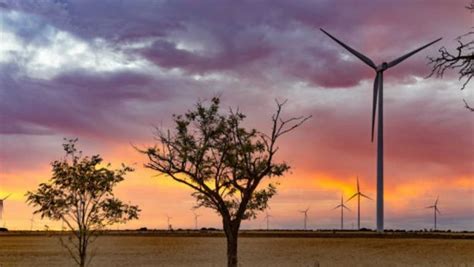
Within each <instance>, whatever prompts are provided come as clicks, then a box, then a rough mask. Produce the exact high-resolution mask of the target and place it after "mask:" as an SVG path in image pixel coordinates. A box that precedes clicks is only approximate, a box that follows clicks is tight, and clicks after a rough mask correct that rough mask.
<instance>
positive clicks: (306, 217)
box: [299, 207, 309, 231]
mask: <svg viewBox="0 0 474 267" xmlns="http://www.w3.org/2000/svg"><path fill="white" fill-rule="evenodd" d="M308 210H309V207H308V208H307V209H305V210H300V211H299V212H301V213H304V230H305V231H306V222H307V220H308Z"/></svg>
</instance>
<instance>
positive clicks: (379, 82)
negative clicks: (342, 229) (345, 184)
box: [321, 29, 441, 233]
mask: <svg viewBox="0 0 474 267" xmlns="http://www.w3.org/2000/svg"><path fill="white" fill-rule="evenodd" d="M321 31H322V32H324V33H325V34H326V35H327V36H329V37H330V38H331V39H333V40H334V41H336V42H337V43H338V44H340V45H341V46H343V47H344V48H345V49H347V50H348V51H349V52H351V53H352V54H353V55H354V56H356V57H357V58H359V59H360V60H362V61H363V62H364V63H365V64H367V65H369V66H370V67H371V68H373V69H374V70H375V72H376V76H375V82H374V92H373V100H372V138H371V140H372V142H373V141H374V125H375V112H376V110H377V109H378V123H377V126H378V129H377V231H378V232H379V233H382V232H383V229H384V228H383V72H384V71H385V70H387V69H389V68H391V67H394V66H395V65H398V64H399V63H400V62H402V61H404V60H405V59H407V58H409V57H410V56H412V55H414V54H415V53H418V52H419V51H421V50H423V49H425V48H426V47H428V46H430V45H432V44H434V43H436V42H438V41H439V40H441V38H439V39H437V40H435V41H433V42H431V43H429V44H427V45H424V46H422V47H420V48H418V49H415V50H413V51H411V52H410V53H408V54H406V55H403V56H401V57H399V58H397V59H395V60H393V61H390V62H388V63H387V62H383V63H382V64H380V65H378V66H377V65H375V63H374V62H373V61H372V60H371V59H370V58H368V57H366V56H364V55H363V54H361V53H359V52H357V51H356V50H355V49H353V48H351V47H350V46H348V45H346V44H344V43H343V42H341V41H339V40H338V39H336V38H335V37H334V36H332V35H330V34H329V33H327V32H326V31H325V30H323V29H321Z"/></svg>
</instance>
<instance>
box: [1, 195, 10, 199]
mask: <svg viewBox="0 0 474 267" xmlns="http://www.w3.org/2000/svg"><path fill="white" fill-rule="evenodd" d="M11 195H12V194H9V195H8V196H6V197H4V198H3V199H2V200H6V199H7V198H9V197H10V196H11Z"/></svg>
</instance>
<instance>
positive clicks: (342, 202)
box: [334, 195, 350, 230]
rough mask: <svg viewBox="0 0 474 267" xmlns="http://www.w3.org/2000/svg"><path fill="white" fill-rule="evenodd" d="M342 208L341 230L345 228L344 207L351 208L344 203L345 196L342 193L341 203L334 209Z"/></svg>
mask: <svg viewBox="0 0 474 267" xmlns="http://www.w3.org/2000/svg"><path fill="white" fill-rule="evenodd" d="M339 208H340V209H341V230H344V209H347V210H350V209H349V208H348V207H347V206H346V205H344V197H343V196H342V195H341V204H339V205H337V206H336V207H335V208H334V209H339Z"/></svg>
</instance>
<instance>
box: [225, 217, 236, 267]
mask: <svg viewBox="0 0 474 267" xmlns="http://www.w3.org/2000/svg"><path fill="white" fill-rule="evenodd" d="M239 228H240V223H237V222H235V221H233V222H228V221H227V222H226V221H224V231H225V236H226V238H227V266H228V267H237V262H238V258H237V245H238V237H239Z"/></svg>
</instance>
